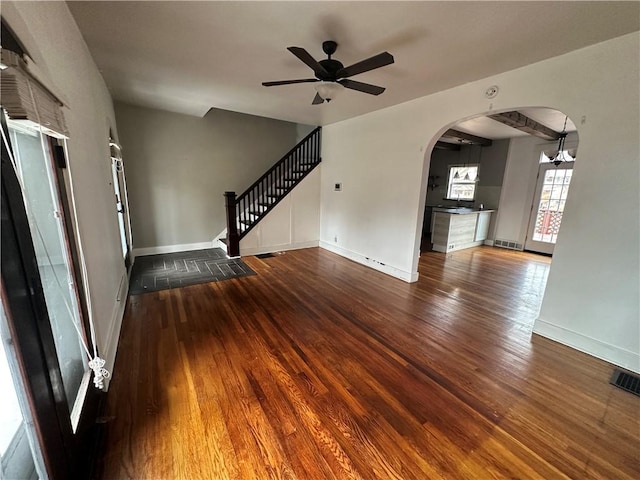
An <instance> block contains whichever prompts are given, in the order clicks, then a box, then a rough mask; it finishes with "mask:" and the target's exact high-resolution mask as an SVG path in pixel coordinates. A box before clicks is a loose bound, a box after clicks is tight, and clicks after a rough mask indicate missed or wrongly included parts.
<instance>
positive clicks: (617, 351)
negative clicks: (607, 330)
mask: <svg viewBox="0 0 640 480" xmlns="http://www.w3.org/2000/svg"><path fill="white" fill-rule="evenodd" d="M533 333H535V334H537V335H540V336H542V337H546V338H548V339H550V340H553V341H556V342H559V343H562V344H563V345H567V346H568V347H571V348H575V349H576V350H579V351H581V352H584V353H586V354H589V355H591V356H593V357H596V358H599V359H601V360H604V361H606V362H609V363H612V364H614V365H617V366H618V367H622V368H625V369H627V370H630V371H632V372H636V373H640V354H638V352H630V351H629V350H625V349H623V348H620V347H617V346H615V345H611V344H608V343H605V342H602V341H601V340H596V339H595V338H591V337H588V336H586V335H583V334H582V333H578V332H574V331H573V330H569V329H567V328H564V327H560V326H558V325H554V324H553V323H550V322H547V321H545V320H542V319H541V318H538V319H537V320H536V323H535V325H534V327H533Z"/></svg>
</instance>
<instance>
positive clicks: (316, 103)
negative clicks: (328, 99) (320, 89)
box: [311, 93, 324, 105]
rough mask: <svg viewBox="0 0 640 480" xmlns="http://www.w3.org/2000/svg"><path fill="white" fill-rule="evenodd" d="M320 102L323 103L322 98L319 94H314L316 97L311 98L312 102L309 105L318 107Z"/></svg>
mask: <svg viewBox="0 0 640 480" xmlns="http://www.w3.org/2000/svg"><path fill="white" fill-rule="evenodd" d="M322 102H324V98H322V97H321V96H320V94H319V93H316V96H315V97H313V102H311V105H320V104H321V103H322Z"/></svg>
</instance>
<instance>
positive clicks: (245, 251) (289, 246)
mask: <svg viewBox="0 0 640 480" xmlns="http://www.w3.org/2000/svg"><path fill="white" fill-rule="evenodd" d="M318 243H319V242H318V240H312V241H310V242H300V243H285V244H282V245H273V246H269V247H254V248H242V243H241V244H240V256H241V257H245V256H248V255H260V254H262V253H274V252H284V251H287V250H300V249H301V248H313V247H317V246H318Z"/></svg>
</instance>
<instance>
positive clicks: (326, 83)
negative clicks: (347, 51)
mask: <svg viewBox="0 0 640 480" xmlns="http://www.w3.org/2000/svg"><path fill="white" fill-rule="evenodd" d="M337 48H338V44H337V43H336V42H334V41H333V40H327V41H326V42H322V50H323V51H324V53H326V54H327V58H326V59H324V60H320V61H317V60H316V59H315V58H313V57H312V56H311V55H310V54H309V52H307V51H306V50H305V49H304V48H301V47H287V50H289V51H290V52H291V53H293V54H294V55H295V56H296V57H298V58H299V59H300V60H302V61H303V62H304V63H305V64H306V65H307V66H309V67H310V68H311V70H313V73H314V74H315V77H316V78H304V79H300V80H280V81H276V82H263V83H262V85H264V86H265V87H273V86H276V85H290V84H292V83H318V85H316V91H317V93H316V96H315V97H314V99H313V102H311V103H312V104H313V105H319V104H321V103H323V102H325V101H326V102H330V101H331V99H332V98H333V97H334V96H335V95H336V93H338V92H339V91H340V90H342V89H343V87H344V88H350V89H351V90H357V91H359V92H363V93H368V94H370V95H380V94H381V93H382V92H384V90H385V89H384V87H379V86H377V85H371V84H370V83H363V82H356V81H355V80H350V79H349V78H348V77H352V76H354V75H357V74H359V73H364V72H368V71H370V70H374V69H376V68H380V67H384V66H385V65H390V64H392V63H393V55H391V54H390V53H389V52H383V53H379V54H378V55H374V56H373V57H370V58H367V59H366V60H362V61H361V62H358V63H354V64H353V65H350V66H348V67H345V66H344V65H342V63H341V62H339V61H338V60H334V59H333V58H331V55H333V54H334V53H335V52H336V49H337Z"/></svg>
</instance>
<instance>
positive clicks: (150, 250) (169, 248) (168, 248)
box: [131, 241, 214, 257]
mask: <svg viewBox="0 0 640 480" xmlns="http://www.w3.org/2000/svg"><path fill="white" fill-rule="evenodd" d="M213 246H214V242H213V241H208V242H200V243H183V244H181V245H162V246H159V247H145V248H134V249H133V250H132V251H131V253H132V254H133V256H134V257H140V256H143V255H156V254H159V253H174V252H188V251H189V250H202V249H203V248H213Z"/></svg>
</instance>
